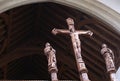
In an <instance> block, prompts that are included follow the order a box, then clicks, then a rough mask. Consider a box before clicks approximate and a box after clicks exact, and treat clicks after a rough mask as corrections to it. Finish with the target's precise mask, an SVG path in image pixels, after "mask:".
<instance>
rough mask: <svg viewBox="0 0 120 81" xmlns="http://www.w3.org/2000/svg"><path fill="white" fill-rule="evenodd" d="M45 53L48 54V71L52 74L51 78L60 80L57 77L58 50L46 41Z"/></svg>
mask: <svg viewBox="0 0 120 81" xmlns="http://www.w3.org/2000/svg"><path fill="white" fill-rule="evenodd" d="M44 53H45V55H46V56H47V59H48V71H49V73H50V74H51V80H52V81H58V78H57V72H58V69H57V61H56V56H55V54H56V51H55V50H54V49H53V48H52V46H51V45H50V44H49V43H46V45H45V49H44Z"/></svg>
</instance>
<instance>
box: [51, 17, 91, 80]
mask: <svg viewBox="0 0 120 81" xmlns="http://www.w3.org/2000/svg"><path fill="white" fill-rule="evenodd" d="M66 22H67V25H68V28H69V30H66V29H56V28H54V29H53V30H52V33H53V34H54V35H56V34H69V35H70V36H71V40H72V45H73V50H74V54H75V59H76V63H77V67H78V71H79V76H80V79H81V81H90V80H89V78H88V75H87V68H86V66H85V63H84V61H83V59H82V56H81V42H80V39H79V35H82V34H84V35H89V36H92V35H93V32H91V31H89V30H88V31H84V30H79V31H78V30H75V27H74V21H73V19H72V18H68V19H66Z"/></svg>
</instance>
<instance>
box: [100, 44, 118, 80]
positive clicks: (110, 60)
mask: <svg viewBox="0 0 120 81" xmlns="http://www.w3.org/2000/svg"><path fill="white" fill-rule="evenodd" d="M101 54H102V55H103V57H104V59H105V63H106V68H107V72H108V73H109V75H110V79H111V81H118V80H117V79H116V76H115V73H116V69H115V65H114V54H113V52H112V50H111V49H109V48H108V47H107V45H106V44H102V49H101Z"/></svg>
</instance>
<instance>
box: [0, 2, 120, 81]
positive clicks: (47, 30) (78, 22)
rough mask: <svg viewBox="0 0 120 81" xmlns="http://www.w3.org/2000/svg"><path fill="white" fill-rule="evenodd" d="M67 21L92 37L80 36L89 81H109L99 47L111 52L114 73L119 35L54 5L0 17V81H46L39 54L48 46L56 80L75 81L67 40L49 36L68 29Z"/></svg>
mask: <svg viewBox="0 0 120 81" xmlns="http://www.w3.org/2000/svg"><path fill="white" fill-rule="evenodd" d="M68 17H71V18H73V19H74V21H75V27H76V29H77V30H91V31H92V32H93V33H94V34H93V36H92V37H87V36H80V39H81V45H82V47H81V48H82V56H83V60H84V61H85V64H86V66H87V69H88V74H89V77H90V79H91V81H101V80H104V81H109V79H108V78H109V77H108V74H107V72H106V67H105V62H104V58H103V57H102V55H101V54H100V50H101V45H102V44H103V43H106V44H107V45H108V47H109V48H111V49H112V50H113V52H114V54H115V65H116V69H117V68H118V67H119V66H120V62H119V60H120V43H119V41H120V35H119V34H118V33H116V32H115V31H114V29H112V27H110V26H109V25H107V24H105V23H104V22H102V21H101V20H99V19H97V18H95V17H92V16H90V15H89V14H87V13H83V12H81V11H78V10H75V9H73V8H70V7H67V6H63V5H59V4H55V3H38V4H30V5H25V6H21V7H17V8H14V9H11V10H8V11H6V12H4V13H2V14H0V31H1V32H0V67H1V69H0V79H19V80H20V79H38V80H41V79H42V80H48V79H50V74H49V73H48V67H47V58H46V56H45V55H44V53H43V50H44V47H45V43H46V42H49V43H50V44H51V45H52V46H53V48H54V49H55V50H56V52H57V53H56V58H57V66H58V70H59V72H58V78H59V79H60V80H62V79H67V80H79V77H78V71H77V67H76V62H75V58H74V53H73V49H72V44H71V41H70V36H69V35H56V36H54V35H53V34H52V33H51V30H52V29H53V28H61V29H68V27H67V23H66V21H65V20H66V19H67V18H68Z"/></svg>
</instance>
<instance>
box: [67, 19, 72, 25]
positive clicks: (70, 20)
mask: <svg viewBox="0 0 120 81" xmlns="http://www.w3.org/2000/svg"><path fill="white" fill-rule="evenodd" d="M66 21H67V24H68V25H74V21H73V19H72V18H67V19H66Z"/></svg>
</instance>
